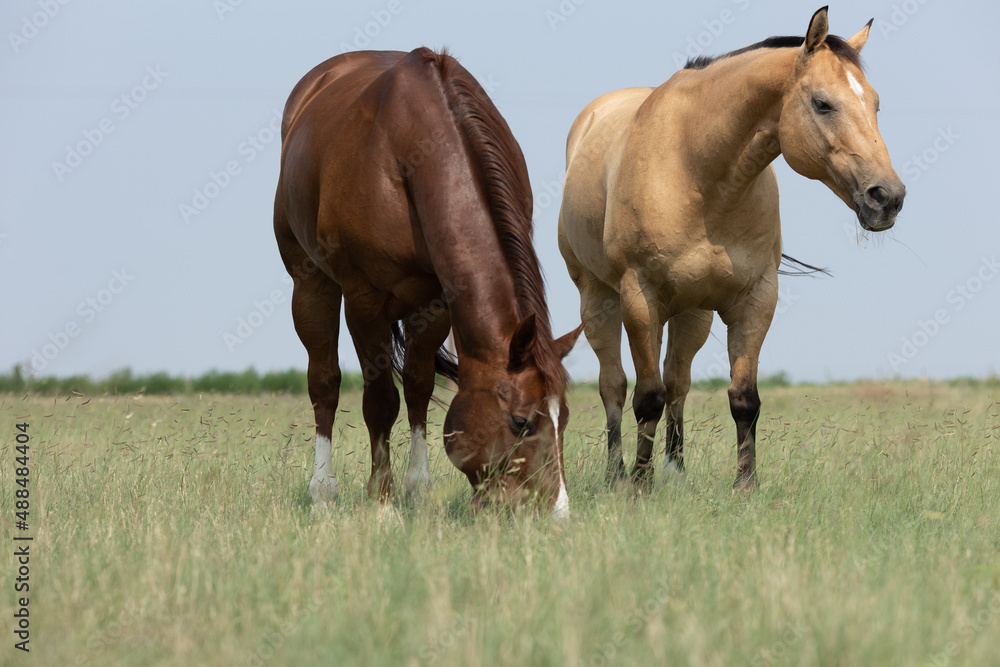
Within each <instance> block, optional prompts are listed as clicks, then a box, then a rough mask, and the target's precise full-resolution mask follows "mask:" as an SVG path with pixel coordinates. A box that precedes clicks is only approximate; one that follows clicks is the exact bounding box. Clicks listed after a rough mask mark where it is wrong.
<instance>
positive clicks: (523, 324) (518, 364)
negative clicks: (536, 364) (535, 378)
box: [507, 313, 536, 373]
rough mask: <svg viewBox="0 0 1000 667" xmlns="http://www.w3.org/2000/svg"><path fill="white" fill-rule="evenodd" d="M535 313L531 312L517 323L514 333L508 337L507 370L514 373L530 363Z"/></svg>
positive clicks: (533, 341) (533, 342)
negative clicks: (508, 354) (508, 355)
mask: <svg viewBox="0 0 1000 667" xmlns="http://www.w3.org/2000/svg"><path fill="white" fill-rule="evenodd" d="M535 335H536V329H535V314H534V313H531V314H530V315H528V316H527V317H525V318H524V319H523V320H521V321H520V322H518V323H517V328H516V329H514V335H513V336H511V337H510V357H509V360H508V361H507V370H508V371H510V372H512V373H515V372H517V371H521V370H524V369H525V368H526V367H527V366H528V364H529V363H531V351H532V350H533V349H534V347H535Z"/></svg>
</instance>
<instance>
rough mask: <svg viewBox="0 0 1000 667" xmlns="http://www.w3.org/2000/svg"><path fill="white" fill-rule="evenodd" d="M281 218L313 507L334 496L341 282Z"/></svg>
mask: <svg viewBox="0 0 1000 667" xmlns="http://www.w3.org/2000/svg"><path fill="white" fill-rule="evenodd" d="M281 223H283V219H281V218H278V217H276V224H275V228H276V229H277V230H279V234H278V240H279V248H280V250H281V257H282V260H283V261H284V263H285V268H286V269H287V270H288V273H289V274H290V275H291V276H292V279H293V281H294V287H293V289H292V321H293V322H294V324H295V332H296V333H297V334H298V336H299V340H301V341H302V345H303V346H304V347H305V348H306V353H307V354H308V355H309V370H308V373H307V377H308V384H309V400H310V401H311V402H312V406H313V415H314V417H315V419H316V460H315V464H314V466H313V476H312V479H311V480H310V481H309V495H310V496H312V500H313V503H314V504H315V505H316V506H322V505H324V504H326V503H328V502H331V501H333V500H334V499H335V498H336V497H337V478H336V477H335V476H334V474H333V420H334V418H335V417H336V414H337V404H338V403H339V401H340V362H339V359H338V356H337V341H338V338H339V337H340V302H341V300H342V298H343V293H342V291H341V288H340V285H338V284H337V283H336V282H334V281H333V280H331V279H330V278H328V277H327V276H326V275H325V274H323V273H322V272H321V271H320V270H319V269H318V268H317V267H316V265H315V264H313V263H312V262H311V261H310V260H309V258H308V256H307V255H306V253H305V251H303V250H302V248H301V247H300V246H299V245H298V243H297V242H296V241H295V240H294V238H291V236H290V232H289V233H288V238H286V237H285V235H284V234H283V233H282V232H284V231H285V229H286V228H284V227H281V226H280V225H281Z"/></svg>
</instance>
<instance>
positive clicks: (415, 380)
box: [403, 308, 451, 500]
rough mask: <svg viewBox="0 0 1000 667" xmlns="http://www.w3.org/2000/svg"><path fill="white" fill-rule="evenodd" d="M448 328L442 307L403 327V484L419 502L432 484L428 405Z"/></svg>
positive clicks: (412, 497)
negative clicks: (406, 447)
mask: <svg viewBox="0 0 1000 667" xmlns="http://www.w3.org/2000/svg"><path fill="white" fill-rule="evenodd" d="M424 323H426V324H424ZM450 328H451V323H450V320H449V317H448V312H447V311H446V310H445V309H444V308H436V309H434V310H432V311H430V312H429V313H428V314H427V316H426V318H425V319H424V320H423V321H422V325H421V326H407V327H406V351H405V353H404V357H403V397H404V400H405V401H406V416H407V419H408V420H409V423H410V463H409V466H408V468H407V470H406V479H405V483H406V495H407V496H408V497H409V498H410V499H411V500H419V497H420V495H421V494H422V492H423V491H424V490H425V489H426V488H427V487H428V486H429V485H430V482H431V473H430V469H429V467H428V465H427V406H428V404H429V403H430V401H431V396H432V395H433V393H434V377H435V376H434V357H435V355H436V354H437V351H438V349H439V348H440V347H441V345H442V344H443V343H444V341H445V339H446V338H447V337H448V331H449V330H450Z"/></svg>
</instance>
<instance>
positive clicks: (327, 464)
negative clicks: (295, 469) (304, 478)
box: [309, 435, 337, 505]
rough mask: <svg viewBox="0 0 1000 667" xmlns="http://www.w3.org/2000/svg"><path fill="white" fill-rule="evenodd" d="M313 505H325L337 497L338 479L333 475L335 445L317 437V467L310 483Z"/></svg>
mask: <svg viewBox="0 0 1000 667" xmlns="http://www.w3.org/2000/svg"><path fill="white" fill-rule="evenodd" d="M309 494H310V495H311V496H312V499H313V503H314V504H316V505H323V504H326V503H328V502H331V501H333V500H334V499H335V498H336V497H337V478H336V477H334V475H333V443H331V442H330V439H329V438H324V437H323V436H321V435H317V436H316V466H315V468H314V469H313V476H312V480H311V481H310V482H309Z"/></svg>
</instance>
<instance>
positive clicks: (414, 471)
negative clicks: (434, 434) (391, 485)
mask: <svg viewBox="0 0 1000 667" xmlns="http://www.w3.org/2000/svg"><path fill="white" fill-rule="evenodd" d="M430 483H431V471H430V468H429V467H428V465H427V436H426V434H425V433H424V427H423V426H416V427H414V428H413V430H412V431H410V465H409V467H407V469H406V495H408V496H409V497H411V498H419V497H420V494H421V492H423V490H424V489H426V488H427V487H428V486H430Z"/></svg>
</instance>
